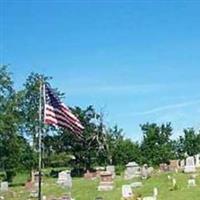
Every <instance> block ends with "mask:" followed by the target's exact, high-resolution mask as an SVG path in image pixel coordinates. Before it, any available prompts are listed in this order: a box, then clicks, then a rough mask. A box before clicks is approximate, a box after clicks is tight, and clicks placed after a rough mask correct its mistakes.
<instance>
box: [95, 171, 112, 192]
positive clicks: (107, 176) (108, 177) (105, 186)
mask: <svg viewBox="0 0 200 200" xmlns="http://www.w3.org/2000/svg"><path fill="white" fill-rule="evenodd" d="M109 190H113V178H112V173H111V172H109V171H104V172H101V173H100V183H99V186H98V191H109Z"/></svg>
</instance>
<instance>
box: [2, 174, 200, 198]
mask: <svg viewBox="0 0 200 200" xmlns="http://www.w3.org/2000/svg"><path fill="white" fill-rule="evenodd" d="M170 175H171V176H172V177H174V178H176V180H177V185H178V189H177V190H176V191H170V188H171V186H172V184H171V181H169V180H168V179H167V176H168V174H155V175H154V176H153V177H152V178H150V179H148V180H145V181H142V182H143V187H142V188H139V189H137V190H135V193H137V194H141V195H142V196H150V195H152V192H153V188H154V187H157V188H158V191H159V196H158V200H186V199H187V200H199V199H200V189H199V188H200V180H199V179H200V178H199V176H198V177H197V178H196V183H197V186H196V187H194V188H188V187H187V180H188V177H189V175H186V174H183V173H178V174H176V173H170ZM198 175H199V174H198ZM26 177H27V174H21V175H18V176H17V177H16V178H15V180H14V185H17V186H13V187H11V188H10V191H9V192H8V193H7V194H3V195H4V196H5V200H27V199H29V192H27V191H26V190H25V188H24V186H20V183H22V182H24V181H25V180H26ZM56 180H57V179H53V178H47V177H45V178H44V180H43V182H44V183H43V194H44V195H46V196H47V197H60V196H61V195H64V194H67V193H68V191H67V190H65V189H63V188H61V187H59V186H58V185H57V184H56ZM133 181H134V180H131V181H125V180H124V179H123V178H122V177H117V178H116V179H115V182H114V185H115V189H114V190H113V191H110V192H98V191H97V187H98V183H99V180H98V179H97V180H93V181H92V180H85V179H83V178H74V179H73V187H72V191H71V192H72V196H73V197H74V198H75V199H76V200H94V199H95V197H97V196H101V197H103V198H104V200H120V199H121V186H122V185H123V184H128V183H131V182H133Z"/></svg>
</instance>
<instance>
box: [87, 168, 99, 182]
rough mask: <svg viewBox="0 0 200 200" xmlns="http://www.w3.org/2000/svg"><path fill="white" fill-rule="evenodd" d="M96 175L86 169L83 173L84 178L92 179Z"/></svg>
mask: <svg viewBox="0 0 200 200" xmlns="http://www.w3.org/2000/svg"><path fill="white" fill-rule="evenodd" d="M96 177H97V173H96V172H90V171H89V170H87V172H86V173H85V174H84V178H85V179H89V180H94V179H96Z"/></svg>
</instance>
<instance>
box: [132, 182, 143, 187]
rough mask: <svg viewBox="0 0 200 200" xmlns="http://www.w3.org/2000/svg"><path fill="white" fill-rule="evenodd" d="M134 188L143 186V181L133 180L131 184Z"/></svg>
mask: <svg viewBox="0 0 200 200" xmlns="http://www.w3.org/2000/svg"><path fill="white" fill-rule="evenodd" d="M130 186H131V187H132V188H138V187H142V182H133V183H131V184H130Z"/></svg>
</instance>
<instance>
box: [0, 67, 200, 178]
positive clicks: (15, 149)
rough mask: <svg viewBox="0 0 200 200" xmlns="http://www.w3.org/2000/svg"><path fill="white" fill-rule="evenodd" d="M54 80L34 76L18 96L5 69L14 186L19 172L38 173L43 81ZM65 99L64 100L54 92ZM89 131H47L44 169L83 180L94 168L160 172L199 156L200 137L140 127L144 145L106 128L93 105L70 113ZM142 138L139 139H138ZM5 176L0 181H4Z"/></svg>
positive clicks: (1, 106) (0, 133)
mask: <svg viewBox="0 0 200 200" xmlns="http://www.w3.org/2000/svg"><path fill="white" fill-rule="evenodd" d="M41 78H42V79H43V81H50V80H51V77H47V76H45V75H41V74H38V73H31V74H30V75H29V76H28V77H27V79H26V81H25V83H24V84H23V88H22V89H21V90H16V89H15V87H14V82H13V79H12V74H11V73H10V72H9V71H8V68H7V66H1V67H0V171H2V172H4V173H5V174H6V176H5V177H3V178H5V179H7V180H9V181H11V180H12V178H13V176H14V175H15V174H16V173H17V172H18V171H22V170H23V171H24V170H27V171H31V170H32V169H36V170H37V162H38V142H37V141H38V135H37V134H38V126H39V123H40V122H39V120H38V106H39V80H40V79H41ZM55 91H56V92H57V94H58V96H59V97H60V98H63V97H64V94H63V93H62V92H60V91H59V90H58V89H56V88H55ZM71 110H72V112H73V113H74V114H75V115H76V116H77V117H78V118H79V119H80V121H81V123H82V124H83V126H84V127H85V129H84V132H83V134H82V135H83V137H77V136H76V135H74V134H73V133H71V131H70V130H66V129H62V128H61V129H57V128H55V127H52V126H45V125H43V127H42V132H43V134H42V135H43V137H42V144H43V145H42V155H43V167H44V168H45V167H52V168H53V167H69V168H71V169H73V170H74V173H75V174H78V173H79V174H81V173H83V172H84V171H85V170H87V169H93V168H94V167H95V166H106V165H108V164H110V165H115V166H117V167H119V168H123V167H124V166H125V165H126V164H127V163H128V162H130V161H135V162H137V163H139V164H144V163H145V164H148V165H151V166H158V165H159V164H160V163H167V162H169V160H170V159H183V158H184V157H185V156H186V153H187V155H190V156H193V155H195V154H197V153H200V132H195V130H194V129H193V128H187V129H184V130H183V134H182V136H180V137H178V138H177V139H172V137H171V136H172V134H173V128H172V125H171V123H165V124H161V125H159V124H156V123H145V124H142V125H140V127H141V132H142V133H143V139H142V140H141V141H140V142H138V141H133V140H131V139H128V138H126V137H125V133H124V131H123V129H121V128H119V127H118V126H117V125H115V126H114V127H108V126H107V125H106V124H104V117H103V114H102V113H98V112H97V111H96V110H95V108H94V107H93V106H92V105H89V106H88V107H86V108H80V107H79V106H76V107H71ZM133 134H137V133H133ZM1 178H2V177H1V174H0V179H1Z"/></svg>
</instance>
